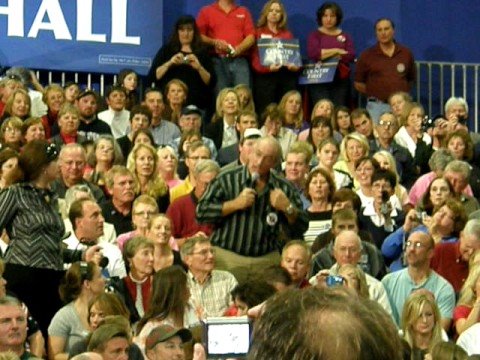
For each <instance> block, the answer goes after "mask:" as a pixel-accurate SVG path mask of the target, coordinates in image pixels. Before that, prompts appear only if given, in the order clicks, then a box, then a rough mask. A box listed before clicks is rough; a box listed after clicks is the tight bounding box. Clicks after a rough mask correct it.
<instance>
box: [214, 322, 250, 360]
mask: <svg viewBox="0 0 480 360" xmlns="http://www.w3.org/2000/svg"><path fill="white" fill-rule="evenodd" d="M205 340H206V345H207V352H208V355H209V356H221V355H246V354H247V353H248V350H249V346H250V324H249V323H248V322H241V323H223V324H221V323H208V324H207V325H206V339H205Z"/></svg>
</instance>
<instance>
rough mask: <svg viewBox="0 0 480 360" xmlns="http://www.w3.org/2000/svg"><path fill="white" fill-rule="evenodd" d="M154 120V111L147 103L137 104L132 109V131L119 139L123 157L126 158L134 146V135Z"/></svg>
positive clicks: (146, 127)
mask: <svg viewBox="0 0 480 360" xmlns="http://www.w3.org/2000/svg"><path fill="white" fill-rule="evenodd" d="M151 122H152V112H151V111H150V109H149V108H148V107H147V106H145V105H135V106H134V107H133V108H132V109H131V110H130V131H129V132H128V134H127V135H125V136H122V137H119V138H118V139H117V142H118V145H119V146H120V149H121V150H122V154H123V157H124V158H125V159H126V158H127V157H128V154H129V153H130V151H131V150H132V148H133V145H134V144H133V136H134V135H135V133H136V132H137V131H138V130H140V129H148V128H149V126H150V123H151Z"/></svg>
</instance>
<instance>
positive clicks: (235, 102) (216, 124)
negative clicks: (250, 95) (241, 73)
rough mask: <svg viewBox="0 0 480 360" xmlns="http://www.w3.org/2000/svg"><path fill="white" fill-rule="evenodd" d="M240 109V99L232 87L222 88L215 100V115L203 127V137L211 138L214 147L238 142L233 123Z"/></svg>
mask: <svg viewBox="0 0 480 360" xmlns="http://www.w3.org/2000/svg"><path fill="white" fill-rule="evenodd" d="M239 111H240V99H239V98H238V95H237V93H236V92H235V90H234V89H233V88H224V89H222V90H221V91H220V92H219V93H218V96H217V100H216V102H215V115H213V118H212V122H211V123H210V124H208V126H207V128H206V129H205V134H204V135H205V137H208V138H209V139H212V140H213V142H214V143H215V147H216V148H217V149H218V150H219V149H221V148H224V147H227V146H230V145H232V144H235V143H238V140H239V139H238V135H237V129H236V127H235V123H236V120H237V115H238V113H239Z"/></svg>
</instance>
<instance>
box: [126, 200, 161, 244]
mask: <svg viewBox="0 0 480 360" xmlns="http://www.w3.org/2000/svg"><path fill="white" fill-rule="evenodd" d="M156 214H158V206H157V203H156V201H155V199H154V198H152V197H151V196H149V195H140V196H139V197H138V198H136V199H135V201H134V202H133V207H132V222H133V228H134V229H135V230H133V231H130V232H127V233H124V234H121V235H120V236H118V238H117V245H118V247H119V248H120V250H122V251H123V248H124V246H125V244H126V243H127V241H129V240H130V239H132V238H133V237H135V236H147V233H148V229H149V226H150V221H151V219H152V217H153V216H154V215H156Z"/></svg>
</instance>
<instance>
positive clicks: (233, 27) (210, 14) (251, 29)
mask: <svg viewBox="0 0 480 360" xmlns="http://www.w3.org/2000/svg"><path fill="white" fill-rule="evenodd" d="M197 25H198V28H199V30H200V33H201V34H202V35H205V36H208V37H209V38H212V39H221V40H225V41H226V42H227V43H229V44H231V45H232V46H234V47H235V46H238V45H239V44H240V43H241V42H242V41H243V40H244V39H245V38H246V37H247V36H249V35H252V36H255V26H254V25H253V20H252V15H251V14H250V11H248V9H247V8H246V7H244V6H238V5H233V7H232V9H231V10H230V11H229V12H228V13H226V12H225V11H224V10H223V9H222V8H221V7H220V6H219V5H218V2H217V1H215V2H214V3H213V4H210V5H207V6H204V7H203V8H202V9H201V10H200V12H199V13H198V17H197Z"/></svg>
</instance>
